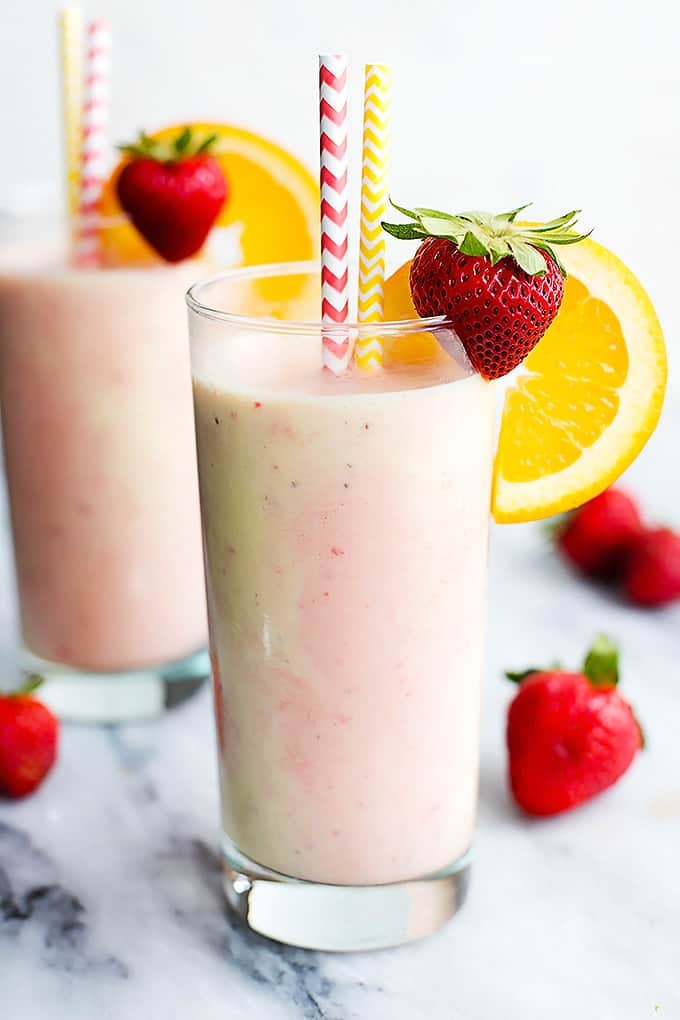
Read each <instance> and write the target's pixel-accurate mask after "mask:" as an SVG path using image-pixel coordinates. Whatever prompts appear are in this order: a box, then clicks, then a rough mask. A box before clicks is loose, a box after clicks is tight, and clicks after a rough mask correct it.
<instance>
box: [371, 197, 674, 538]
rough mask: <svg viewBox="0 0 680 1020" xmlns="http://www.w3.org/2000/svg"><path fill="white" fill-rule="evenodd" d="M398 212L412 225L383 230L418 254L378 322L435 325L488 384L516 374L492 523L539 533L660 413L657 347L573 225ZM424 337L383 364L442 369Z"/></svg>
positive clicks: (596, 486)
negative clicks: (457, 343)
mask: <svg viewBox="0 0 680 1020" xmlns="http://www.w3.org/2000/svg"><path fill="white" fill-rule="evenodd" d="M396 208H397V209H398V210H399V211H400V212H402V213H403V214H404V215H406V216H407V217H409V219H410V222H409V223H403V224H383V227H384V228H385V230H386V231H387V232H388V233H390V234H392V236H394V237H397V238H399V239H409V240H420V241H421V244H420V247H419V248H418V251H417V252H416V255H415V257H414V258H413V259H412V260H411V261H410V262H407V263H405V264H404V265H403V266H402V267H401V268H400V269H398V270H397V271H396V272H395V273H394V274H393V275H392V276H391V277H390V278H389V279H388V280H387V281H386V282H385V304H384V314H385V318H389V319H406V318H413V317H417V316H418V315H420V316H431V315H442V316H445V317H446V319H448V320H449V321H450V322H451V323H452V325H453V327H454V329H455V331H456V333H457V334H458V336H459V338H460V340H461V342H462V344H463V346H464V347H465V349H466V351H467V353H468V356H469V358H470V361H471V362H472V365H473V366H474V367H475V368H476V369H477V370H478V371H479V372H480V374H482V375H484V376H486V377H487V378H498V377H500V376H503V375H507V374H508V373H509V372H511V371H513V369H516V368H517V367H518V366H520V365H521V366H522V367H521V369H520V370H519V371H518V372H516V373H515V375H513V377H512V378H511V379H510V380H508V383H507V384H506V387H505V396H504V406H503V412H502V419H501V428H500V433H499V439H498V447H497V453H496V460H495V466H494V481H493V493H492V512H493V515H494V518H495V519H496V521H498V522H499V523H516V522H520V521H532V520H539V519H541V518H544V517H549V516H551V515H553V514H557V513H561V512H563V511H566V510H571V509H572V508H573V507H576V506H579V505H581V504H582V503H585V502H586V501H587V500H589V499H592V498H593V497H594V496H596V495H597V494H598V493H600V492H602V491H603V490H604V489H606V488H607V487H608V486H609V485H611V484H612V482H614V481H615V480H616V478H617V477H618V476H619V475H620V474H621V473H622V472H623V471H624V470H625V469H626V468H627V467H628V465H629V464H630V463H631V462H632V461H633V460H634V459H635V457H636V456H637V455H638V453H639V452H640V450H641V449H642V448H643V446H644V445H645V443H646V442H647V440H648V439H649V437H650V435H651V434H652V432H653V431H654V428H655V427H656V423H657V421H658V418H659V415H660V413H661V407H662V404H663V397H664V392H665V385H666V373H667V367H666V352H665V346H664V340H663V334H662V331H661V326H660V324H659V321H658V319H657V316H656V313H655V311H654V308H653V306H652V304H651V302H650V300H649V298H648V296H647V294H646V293H645V291H644V290H643V288H642V286H641V284H640V283H639V281H638V280H637V279H636V278H635V276H634V275H633V274H632V272H631V271H630V270H629V269H628V268H627V267H626V266H624V265H623V263H622V262H621V261H620V260H619V259H617V258H616V256H615V255H613V254H612V253H611V252H610V251H608V250H607V249H606V248H603V247H602V246H601V245H599V244H597V243H596V242H595V241H593V240H592V239H590V237H589V236H588V235H582V234H577V233H576V232H575V230H574V227H575V220H576V213H574V212H572V213H568V214H566V215H565V216H561V217H558V218H557V219H554V220H551V221H549V222H547V223H532V224H522V223H516V216H517V215H518V214H519V213H520V212H522V211H523V210H524V209H526V208H527V207H526V206H524V207H520V208H519V209H516V210H512V211H511V212H509V213H503V214H501V215H500V216H494V215H491V214H488V213H479V212H474V213H463V214H460V215H457V216H451V215H449V214H448V213H442V212H439V211H437V210H435V209H424V208H415V209H412V210H410V209H404V208H402V207H400V206H396ZM557 249H559V255H558V253H557ZM433 337H434V334H432V333H430V334H427V335H426V338H424V340H423V352H422V354H421V352H418V351H414V350H413V349H412V345H411V346H410V347H409V348H408V349H407V350H404V351H398V350H396V351H394V352H392V353H391V356H392V358H394V357H395V356H396V357H397V358H398V357H400V356H403V357H404V358H405V360H406V359H408V360H409V361H411V362H417V361H419V360H424V359H429V358H432V357H434V356H437V357H440V356H442V355H441V350H439V351H438V352H437V354H436V355H434V354H433V351H432V347H433V345H434V346H435V347H436V346H438V345H437V344H436V341H435V340H433Z"/></svg>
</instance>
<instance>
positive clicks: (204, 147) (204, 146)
mask: <svg viewBox="0 0 680 1020" xmlns="http://www.w3.org/2000/svg"><path fill="white" fill-rule="evenodd" d="M216 141H217V135H216V134H212V135H208V137H207V138H206V139H205V141H203V142H201V144H200V145H199V147H198V148H197V149H196V155H197V156H200V155H201V154H202V153H204V152H207V151H208V149H211V148H212V147H213V145H214V144H215V142H216Z"/></svg>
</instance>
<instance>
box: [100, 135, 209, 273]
mask: <svg viewBox="0 0 680 1020" xmlns="http://www.w3.org/2000/svg"><path fill="white" fill-rule="evenodd" d="M216 139H217V136H216V135H210V136H208V138H205V139H202V140H201V139H199V140H198V141H197V140H195V139H194V136H193V134H192V131H191V128H188V127H186V128H184V129H183V130H182V131H181V132H180V133H179V134H178V135H176V136H175V138H174V139H172V140H171V141H167V142H160V141H157V140H156V139H153V138H150V137H149V136H148V135H146V134H145V133H144V132H141V134H140V136H139V139H138V140H137V142H135V143H133V144H130V145H121V146H119V148H120V150H121V152H123V153H124V154H125V156H126V157H127V159H128V162H127V164H126V165H125V166H124V167H123V169H122V171H121V173H120V175H119V177H118V181H117V194H118V199H119V201H120V204H121V206H122V207H123V209H124V210H125V212H126V213H127V214H128V216H129V217H130V219H131V220H132V222H133V224H134V225H135V227H136V228H137V230H138V231H139V233H140V234H141V235H142V237H144V238H145V240H146V241H148V243H149V244H150V245H151V247H152V248H154V249H155V251H157V252H158V254H159V255H160V256H161V257H162V258H164V259H165V260H166V261H167V262H180V261H181V260H182V259H186V258H189V257H190V256H191V255H195V254H196V252H197V251H199V250H200V249H201V248H202V246H203V244H204V243H205V239H206V238H207V236H208V234H209V232H210V229H211V228H212V226H213V224H214V223H215V221H216V219H217V217H218V216H219V213H220V210H221V209H222V206H223V205H224V203H225V201H226V198H227V182H226V180H225V176H224V173H223V172H222V168H221V166H220V165H219V163H218V162H217V161H216V160H215V158H214V157H213V156H212V155H211V153H210V150H211V148H212V147H213V146H214V144H215V141H216Z"/></svg>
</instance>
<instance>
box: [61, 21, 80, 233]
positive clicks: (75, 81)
mask: <svg viewBox="0 0 680 1020" xmlns="http://www.w3.org/2000/svg"><path fill="white" fill-rule="evenodd" d="M82 38H83V19H82V14H81V12H80V10H78V8H77V7H64V8H62V9H61V10H60V11H59V49H60V62H61V101H62V123H63V145H64V168H65V183H66V206H67V209H68V215H69V217H70V218H71V219H72V218H74V217H75V216H76V215H77V214H78V208H79V204H80V150H81V146H82V141H83V138H82V91H83V51H82Z"/></svg>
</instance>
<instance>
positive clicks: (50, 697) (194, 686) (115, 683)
mask: <svg viewBox="0 0 680 1020" xmlns="http://www.w3.org/2000/svg"><path fill="white" fill-rule="evenodd" d="M19 665H20V668H21V670H22V671H23V673H24V674H25V675H32V674H37V675H38V676H39V677H41V678H42V680H43V683H42V685H41V687H40V700H41V701H44V702H45V704H46V705H48V706H49V707H50V708H51V709H52V711H53V712H55V713H56V715H58V716H59V717H60V718H61V719H65V720H69V721H72V722H84V723H118V722H131V721H133V720H143V719H154V718H156V717H157V716H160V715H162V714H163V713H164V712H166V711H168V710H169V709H172V708H176V707H177V705H181V704H182V703H183V702H184V701H186V700H187V699H188V698H190V697H191V696H192V695H193V694H195V693H196V692H197V691H198V690H200V688H201V687H202V685H203V684H204V683H205V681H206V679H207V678H208V677H209V676H210V656H209V654H208V650H207V649H206V648H200V649H199V650H198V651H195V652H193V653H192V654H191V655H187V656H185V657H184V658H182V659H174V660H173V661H172V662H165V663H161V664H160V665H158V666H145V667H144V668H143V669H138V670H125V671H122V672H110V673H108V672H107V673H101V672H94V671H91V670H80V669H74V668H73V667H72V666H64V665H61V664H59V663H57V662H49V661H48V660H46V659H41V658H39V656H37V655H33V654H32V652H29V651H28V650H27V649H23V651H22V652H21V654H20V662H19Z"/></svg>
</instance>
